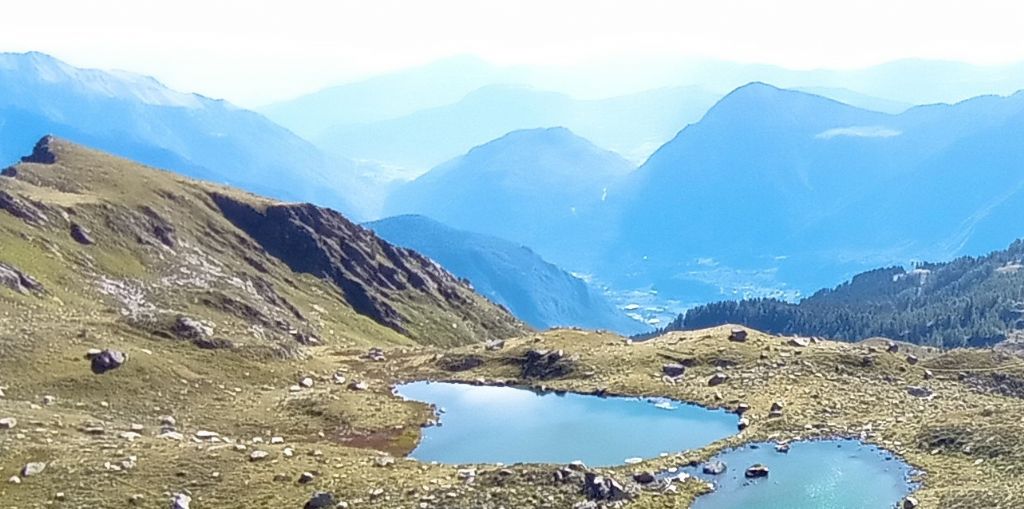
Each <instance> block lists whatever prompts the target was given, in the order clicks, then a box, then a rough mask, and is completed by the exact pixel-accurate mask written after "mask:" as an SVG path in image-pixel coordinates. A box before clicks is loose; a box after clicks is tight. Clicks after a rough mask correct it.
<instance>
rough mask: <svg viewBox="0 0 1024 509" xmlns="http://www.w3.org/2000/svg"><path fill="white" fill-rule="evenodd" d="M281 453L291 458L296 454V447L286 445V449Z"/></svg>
mask: <svg viewBox="0 0 1024 509" xmlns="http://www.w3.org/2000/svg"><path fill="white" fill-rule="evenodd" d="M281 454H283V455H284V457H285V458H291V457H292V456H295V449H292V448H291V447H285V448H284V450H282V451H281Z"/></svg>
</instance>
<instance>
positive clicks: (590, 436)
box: [395, 382, 738, 466]
mask: <svg viewBox="0 0 1024 509" xmlns="http://www.w3.org/2000/svg"><path fill="white" fill-rule="evenodd" d="M395 392H396V393H397V394H398V395H399V396H402V397H403V398H406V399H409V400H414V401H420V402H424V403H431V404H433V405H435V406H436V407H437V408H438V409H439V412H440V414H439V415H440V426H430V427H427V428H425V429H424V430H423V435H422V439H421V441H420V443H419V445H418V446H417V447H416V449H415V450H413V452H412V455H411V456H412V457H413V458H416V459H418V460H421V461H437V462H439V463H448V464H464V463H505V464H512V463H569V462H572V461H575V460H580V461H583V462H584V463H586V464H587V465H590V466H612V465H621V464H623V463H625V461H626V459H628V458H652V457H656V456H658V455H659V454H661V453H675V452H680V451H684V450H689V449H697V448H701V447H704V446H706V445H708V444H710V443H711V442H714V441H716V440H719V439H722V438H725V437H728V436H730V435H733V434H735V433H736V424H737V422H738V418H737V416H736V415H733V414H731V413H727V412H725V411H722V410H709V409H706V408H703V407H700V406H697V405H690V404H685V403H679V402H675V401H671V400H665V399H655V400H651V399H639V398H622V397H599V396H591V395H582V394H572V393H566V394H556V393H551V392H548V393H538V392H534V391H530V390H526V389H520V388H514V387H492V386H476V385H466V384H453V383H441V382H433V383H428V382H413V383H408V384H403V385H399V386H398V387H396V388H395Z"/></svg>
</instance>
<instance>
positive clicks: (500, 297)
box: [365, 216, 648, 334]
mask: <svg viewBox="0 0 1024 509" xmlns="http://www.w3.org/2000/svg"><path fill="white" fill-rule="evenodd" d="M365 226H366V227H367V228H369V229H371V230H373V231H374V233H376V234H377V235H379V236H380V237H381V238H383V239H384V240H386V241H388V242H390V243H392V244H395V245H398V246H402V247H406V248H409V249H413V250H415V251H417V252H419V253H422V254H424V255H426V256H429V257H430V258H431V259H433V260H435V261H437V262H438V263H440V264H441V266H442V267H444V268H445V269H447V270H448V271H450V272H451V273H452V274H455V275H456V276H458V277H460V278H464V279H467V280H469V282H470V283H472V285H473V288H474V289H475V290H476V291H477V292H479V293H480V294H481V295H483V296H485V297H487V298H489V299H491V300H492V301H494V302H496V303H498V304H501V305H503V306H505V307H506V308H508V309H509V310H510V311H511V312H512V314H513V315H515V316H516V317H517V318H519V319H521V320H523V321H524V322H526V323H527V324H529V325H530V326H532V327H534V328H536V329H542V330H543V329H547V328H550V327H555V326H578V327H584V328H587V329H596V330H611V331H615V332H618V333H620V334H633V333H638V332H641V331H645V330H648V327H647V326H645V325H644V324H643V323H640V322H637V321H635V320H632V319H630V318H628V317H627V316H626V315H625V314H624V313H623V312H622V311H620V310H618V309H616V308H615V307H614V306H613V305H612V304H611V303H610V302H609V301H608V300H607V299H606V298H605V297H604V296H603V295H602V294H601V293H599V292H598V291H597V290H596V289H592V288H590V287H589V286H588V285H587V283H586V282H584V281H583V280H581V279H579V278H577V277H575V276H573V275H571V274H569V273H567V272H565V271H564V270H562V269H560V268H558V267H557V266H555V265H553V264H551V263H548V262H546V261H545V260H544V259H542V258H541V257H540V256H538V255H537V254H536V253H534V252H533V251H531V250H530V249H529V248H527V247H524V246H521V245H518V244H515V243H512V242H509V241H507V240H504V239H499V238H497V237H492V236H489V235H481V234H477V233H472V232H467V231H463V230H456V229H454V228H451V227H448V226H445V225H443V224H441V223H438V222H437V221H434V220H431V219H429V218H427V217H424V216H396V217H390V218H387V219H382V220H380V221H374V222H371V223H367V224H366V225H365Z"/></svg>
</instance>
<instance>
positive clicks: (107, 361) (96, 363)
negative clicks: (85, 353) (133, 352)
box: [89, 350, 128, 375]
mask: <svg viewBox="0 0 1024 509" xmlns="http://www.w3.org/2000/svg"><path fill="white" fill-rule="evenodd" d="M90 353H91V352H90ZM127 361H128V354H126V353H124V352H119V351H117V350H101V351H100V353H98V354H96V355H93V356H92V357H91V358H90V361H89V364H90V366H89V367H90V369H92V372H93V373H94V374H97V375H102V374H103V373H106V372H107V371H111V370H115V369H117V368H120V367H121V366H123V365H124V363H125V362H127Z"/></svg>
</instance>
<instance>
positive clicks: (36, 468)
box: [21, 461, 46, 477]
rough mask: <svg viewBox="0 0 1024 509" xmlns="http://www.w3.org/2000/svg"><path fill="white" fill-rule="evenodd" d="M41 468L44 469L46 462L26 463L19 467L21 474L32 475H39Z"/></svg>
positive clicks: (23, 475)
mask: <svg viewBox="0 0 1024 509" xmlns="http://www.w3.org/2000/svg"><path fill="white" fill-rule="evenodd" d="M43 470H46V463H43V462H41V461H39V462H32V463H28V464H26V465H25V466H24V467H22V468H21V476H22V477H32V476H33V475H39V474H41V473H43Z"/></svg>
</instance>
